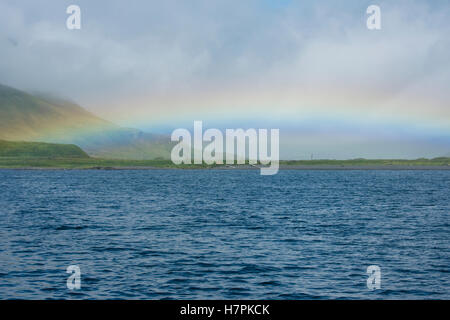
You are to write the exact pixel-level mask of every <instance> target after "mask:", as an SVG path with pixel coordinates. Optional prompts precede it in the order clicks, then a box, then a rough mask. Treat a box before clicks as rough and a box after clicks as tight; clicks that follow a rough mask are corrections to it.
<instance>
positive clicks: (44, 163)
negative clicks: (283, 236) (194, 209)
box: [0, 157, 450, 169]
mask: <svg viewBox="0 0 450 320" xmlns="http://www.w3.org/2000/svg"><path fill="white" fill-rule="evenodd" d="M280 165H281V166H282V167H288V168H289V166H317V167H318V168H320V167H321V166H330V165H331V166H341V167H342V166H343V167H345V166H389V165H393V166H395V165H401V166H448V165H450V158H435V159H417V160H366V159H354V160H304V161H303V160H302V161H281V162H280ZM224 166H226V165H206V164H203V165H175V164H173V163H172V162H171V161H170V160H162V159H161V160H117V159H101V158H86V157H85V158H83V157H74V158H64V157H58V158H50V157H0V168H57V169H89V168H94V169H109V168H110V169H113V168H146V167H155V168H179V169H194V168H198V169H201V168H214V167H224Z"/></svg>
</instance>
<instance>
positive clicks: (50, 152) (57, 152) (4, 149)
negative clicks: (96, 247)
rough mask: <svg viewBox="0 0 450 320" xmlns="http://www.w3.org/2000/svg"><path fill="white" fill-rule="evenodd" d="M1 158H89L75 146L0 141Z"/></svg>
mask: <svg viewBox="0 0 450 320" xmlns="http://www.w3.org/2000/svg"><path fill="white" fill-rule="evenodd" d="M0 157H24V158H33V157H38V158H41V157H46V158H89V156H88V155H87V153H86V152H84V151H83V150H81V149H80V147H78V146H76V145H74V144H56V143H45V142H23V141H5V140H0Z"/></svg>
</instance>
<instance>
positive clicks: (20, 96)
mask: <svg viewBox="0 0 450 320" xmlns="http://www.w3.org/2000/svg"><path fill="white" fill-rule="evenodd" d="M0 139H3V140H10V141H40V142H53V143H69V144H76V145H78V146H79V147H81V148H82V149H83V150H85V151H86V152H87V153H88V154H89V155H91V156H98V157H108V158H118V159H154V158H169V156H170V138H169V137H168V136H163V135H156V134H150V133H147V132H143V131H140V130H137V129H132V128H123V127H120V126H118V125H116V124H114V123H111V122H109V121H106V120H103V119H101V118H99V117H97V116H96V115H94V114H92V113H90V112H89V111H87V110H86V109H84V108H83V107H81V106H79V105H77V104H76V103H73V102H70V101H66V100H64V99H60V98H55V97H52V96H50V95H43V94H34V95H33V94H29V93H26V92H23V91H20V90H17V89H14V88H11V87H8V86H4V85H0Z"/></svg>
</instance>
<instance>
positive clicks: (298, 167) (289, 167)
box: [0, 165, 450, 171]
mask: <svg viewBox="0 0 450 320" xmlns="http://www.w3.org/2000/svg"><path fill="white" fill-rule="evenodd" d="M259 169H260V167H259V166H258V167H257V166H248V165H240V166H236V165H235V166H212V167H192V166H190V167H183V166H182V165H180V166H174V167H160V166H131V167H127V166H123V167H122V166H120V167H84V168H77V167H75V168H64V167H6V168H2V167H0V170H103V171H108V170H112V171H114V170H259ZM280 170H450V166H448V165H445V166H439V165H432V166H423V165H281V166H280Z"/></svg>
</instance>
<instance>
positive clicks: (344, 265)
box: [0, 169, 450, 299]
mask: <svg viewBox="0 0 450 320" xmlns="http://www.w3.org/2000/svg"><path fill="white" fill-rule="evenodd" d="M449 218H450V171H448V170H447V171H439V170H436V171H420V170H413V171H408V170H406V171H403V170H402V171H395V170H391V171H389V170H374V171H371V170H345V171H340V170H336V171H333V170H306V171H301V170H281V171H280V172H279V173H278V174H277V175H274V176H261V175H260V174H259V171H258V170H235V171H234V170H176V169H173V170H171V169H168V170H0V235H1V247H0V299H17V298H20V299H449V298H450V289H449V288H450V219H449ZM71 265H72V266H73V265H75V266H78V267H79V269H80V281H81V282H80V284H81V287H80V288H79V289H69V288H68V286H67V279H68V278H69V276H71V274H69V273H67V272H66V270H67V267H68V266H71ZM371 265H375V266H378V267H379V270H380V278H379V279H380V286H379V289H369V287H368V284H367V279H368V277H369V275H368V273H367V267H368V266H371Z"/></svg>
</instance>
